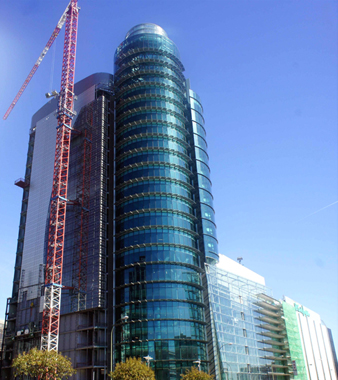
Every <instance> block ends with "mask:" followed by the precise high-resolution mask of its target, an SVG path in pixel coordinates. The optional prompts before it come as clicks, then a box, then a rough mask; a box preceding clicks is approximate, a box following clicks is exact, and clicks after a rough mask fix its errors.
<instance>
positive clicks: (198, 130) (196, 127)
mask: <svg viewBox="0 0 338 380" xmlns="http://www.w3.org/2000/svg"><path fill="white" fill-rule="evenodd" d="M192 130H193V132H194V133H196V134H197V135H200V136H201V137H203V138H204V139H206V137H207V132H206V131H205V129H204V127H203V125H201V124H198V123H196V121H192Z"/></svg>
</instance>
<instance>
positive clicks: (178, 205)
mask: <svg viewBox="0 0 338 380" xmlns="http://www.w3.org/2000/svg"><path fill="white" fill-rule="evenodd" d="M154 208H157V209H172V210H178V211H183V212H186V213H188V214H192V215H194V209H193V207H192V205H191V204H190V203H189V202H187V201H186V200H184V199H180V198H178V197H175V196H170V195H153V196H142V197H137V198H133V199H128V200H126V201H124V202H123V203H121V204H119V205H117V206H116V216H120V215H122V214H124V213H126V212H130V211H136V210H139V209H154Z"/></svg>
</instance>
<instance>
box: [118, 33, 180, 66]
mask: <svg viewBox="0 0 338 380" xmlns="http://www.w3.org/2000/svg"><path fill="white" fill-rule="evenodd" d="M147 48H149V49H158V50H162V51H163V52H166V51H167V52H168V53H170V54H173V55H174V56H175V57H177V58H178V59H180V53H179V51H178V49H177V47H176V45H175V44H174V43H173V42H172V41H171V40H169V38H166V37H163V36H161V35H158V34H150V33H142V34H138V35H134V36H131V37H128V38H126V39H125V40H124V41H123V42H122V43H121V44H120V45H119V46H118V47H117V49H116V52H115V61H118V59H119V56H120V55H121V56H122V57H123V53H124V54H126V53H128V51H130V50H132V49H147ZM162 54H163V53H162Z"/></svg>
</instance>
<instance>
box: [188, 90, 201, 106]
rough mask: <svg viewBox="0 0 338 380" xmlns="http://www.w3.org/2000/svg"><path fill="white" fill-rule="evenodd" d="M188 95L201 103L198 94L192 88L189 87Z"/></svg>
mask: <svg viewBox="0 0 338 380" xmlns="http://www.w3.org/2000/svg"><path fill="white" fill-rule="evenodd" d="M189 96H190V97H191V98H193V99H195V100H197V101H198V102H199V103H200V104H202V101H201V98H200V96H199V95H198V94H197V93H196V92H195V91H193V90H192V89H189Z"/></svg>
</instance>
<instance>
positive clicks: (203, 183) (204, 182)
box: [197, 174, 211, 193]
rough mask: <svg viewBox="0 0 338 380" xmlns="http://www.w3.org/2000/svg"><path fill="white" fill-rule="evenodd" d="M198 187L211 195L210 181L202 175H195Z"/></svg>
mask: <svg viewBox="0 0 338 380" xmlns="http://www.w3.org/2000/svg"><path fill="white" fill-rule="evenodd" d="M197 180H198V187H200V188H202V189H205V190H207V191H209V193H211V181H210V179H209V178H207V177H206V176H204V175H202V174H198V175H197Z"/></svg>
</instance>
